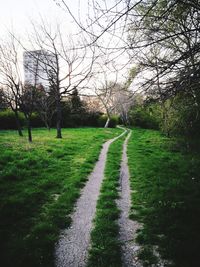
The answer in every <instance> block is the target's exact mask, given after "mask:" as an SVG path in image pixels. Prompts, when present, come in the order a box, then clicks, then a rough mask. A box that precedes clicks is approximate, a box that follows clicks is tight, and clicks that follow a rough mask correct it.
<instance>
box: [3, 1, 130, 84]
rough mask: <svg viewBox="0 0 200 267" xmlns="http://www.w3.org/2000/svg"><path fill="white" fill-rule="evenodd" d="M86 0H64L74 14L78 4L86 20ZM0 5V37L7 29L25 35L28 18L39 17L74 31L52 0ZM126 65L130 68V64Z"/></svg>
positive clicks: (27, 30) (71, 24)
mask: <svg viewBox="0 0 200 267" xmlns="http://www.w3.org/2000/svg"><path fill="white" fill-rule="evenodd" d="M87 2H88V1H87V0H66V3H67V4H69V6H70V8H71V10H72V12H73V13H74V14H78V12H79V4H80V7H81V11H80V13H81V19H82V21H84V20H86V16H84V14H86V12H87ZM111 2H112V0H110V3H111ZM0 7H1V8H0V39H3V38H4V35H5V34H6V32H7V31H8V30H9V31H10V30H12V31H13V32H15V33H16V34H17V35H18V34H19V35H20V36H21V35H22V36H24V37H26V33H27V32H29V30H30V29H31V25H30V20H33V21H39V20H40V17H42V18H43V19H45V20H47V21H48V22H49V23H50V24H54V23H55V22H59V23H61V24H62V26H64V28H65V30H67V31H68V32H69V33H70V32H71V33H74V32H75V31H76V26H75V24H74V23H73V21H72V18H71V17H70V15H69V14H68V13H67V12H66V11H64V10H63V9H62V8H61V7H59V6H57V5H56V2H55V1H54V0H0ZM84 9H85V10H84ZM123 60H125V61H127V59H126V58H125V55H124V54H123V55H122V57H121V60H118V62H123ZM123 64H124V63H123ZM123 64H122V65H123ZM128 67H129V68H130V67H131V65H129V66H127V68H128ZM127 68H125V69H124V70H123V71H122V75H121V78H122V80H123V77H122V76H124V75H125V76H126V73H128V70H127ZM119 76H120V75H119Z"/></svg>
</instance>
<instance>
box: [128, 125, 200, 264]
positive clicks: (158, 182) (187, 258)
mask: <svg viewBox="0 0 200 267" xmlns="http://www.w3.org/2000/svg"><path fill="white" fill-rule="evenodd" d="M196 152H198V151H196ZM196 152H188V151H186V150H185V146H184V147H182V146H180V144H178V143H177V141H176V140H173V139H169V138H166V137H164V136H163V135H161V134H160V133H159V132H157V131H153V130H144V129H133V135H132V137H131V140H130V142H129V145H128V157H129V167H130V174H131V187H132V189H133V193H132V210H131V214H130V216H131V218H132V219H136V220H139V221H140V222H141V223H142V224H143V228H142V229H141V230H140V231H139V232H138V236H137V241H138V242H139V243H140V244H141V246H142V250H141V253H140V257H141V258H142V259H143V260H144V261H145V262H144V265H145V266H151V264H152V263H153V262H154V263H155V262H156V259H155V256H156V254H155V253H154V251H155V249H158V251H159V253H160V255H161V256H162V257H163V258H164V259H167V260H168V264H167V266H176V267H189V266H190V267H196V266H198V262H199V247H200V183H199V181H200V179H199V178H200V176H199V174H200V157H199V153H196ZM153 254H154V255H153ZM170 262H171V264H170Z"/></svg>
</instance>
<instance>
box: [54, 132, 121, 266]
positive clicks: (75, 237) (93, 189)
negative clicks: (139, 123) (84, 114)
mask: <svg viewBox="0 0 200 267" xmlns="http://www.w3.org/2000/svg"><path fill="white" fill-rule="evenodd" d="M125 133H126V131H124V132H123V133H122V134H120V135H119V136H117V137H115V138H113V139H111V140H109V141H107V142H106V143H105V144H104V145H103V148H102V150H101V152H100V156H99V159H98V161H97V163H96V165H95V167H94V169H93V172H92V173H91V174H90V175H89V177H88V181H87V183H86V185H85V187H84V188H83V189H82V192H81V196H80V198H79V199H78V201H77V203H76V207H75V211H74V213H73V214H72V215H71V218H72V223H71V227H70V228H68V229H65V230H63V231H62V232H61V235H60V239H59V241H58V242H57V244H56V248H55V265H56V267H85V266H86V263H87V258H88V249H89V245H90V232H91V229H92V221H93V219H94V216H95V211H96V204H97V199H98V196H99V192H100V188H101V183H102V180H103V178H104V169H105V163H106V158H107V152H108V149H109V146H110V144H111V143H112V142H114V141H115V140H116V139H118V138H120V137H121V136H122V135H124V134H125Z"/></svg>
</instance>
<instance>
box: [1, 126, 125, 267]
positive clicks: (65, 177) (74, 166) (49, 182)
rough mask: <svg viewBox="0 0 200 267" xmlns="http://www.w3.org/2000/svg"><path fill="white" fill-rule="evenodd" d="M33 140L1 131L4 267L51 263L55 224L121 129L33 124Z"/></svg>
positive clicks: (65, 222) (63, 217) (62, 219)
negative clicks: (58, 136) (47, 127)
mask: <svg viewBox="0 0 200 267" xmlns="http://www.w3.org/2000/svg"><path fill="white" fill-rule="evenodd" d="M33 131H34V142H33V144H29V143H27V140H26V137H23V138H20V137H18V136H17V134H16V133H15V132H14V131H0V150H1V153H0V199H1V202H0V236H1V239H0V253H1V265H2V266H4V267H8V266H9V267H10V266H15V267H24V266H26V267H32V266H34V267H36V266H43V267H45V266H48V267H50V266H53V249H54V243H55V241H56V240H57V238H58V234H59V229H60V228H62V227H65V226H66V225H69V224H70V218H69V217H68V216H67V215H69V213H70V212H71V211H72V208H73V204H74V202H75V200H76V199H77V197H78V196H79V192H80V188H81V187H83V185H84V183H85V181H86V179H87V176H88V174H89V173H90V172H91V170H92V169H93V166H94V163H95V161H96V160H97V158H98V154H99V152H100V149H101V145H102V143H103V142H104V141H105V140H107V139H110V138H112V137H114V136H116V135H118V134H119V133H120V132H121V130H119V129H108V130H104V129H92V128H91V129H90V128H84V129H63V139H62V140H59V139H56V138H55V130H51V131H50V132H47V130H45V129H35V130H33Z"/></svg>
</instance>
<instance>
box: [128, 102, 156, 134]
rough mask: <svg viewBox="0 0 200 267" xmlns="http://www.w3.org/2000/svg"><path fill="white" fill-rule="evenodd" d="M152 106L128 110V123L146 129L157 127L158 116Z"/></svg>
mask: <svg viewBox="0 0 200 267" xmlns="http://www.w3.org/2000/svg"><path fill="white" fill-rule="evenodd" d="M155 113H156V112H155V110H154V107H143V106H140V107H136V108H134V109H133V110H131V111H130V113H129V117H130V124H131V125H132V126H137V127H141V128H146V129H155V130H158V129H159V124H160V117H159V115H158V114H155Z"/></svg>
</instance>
